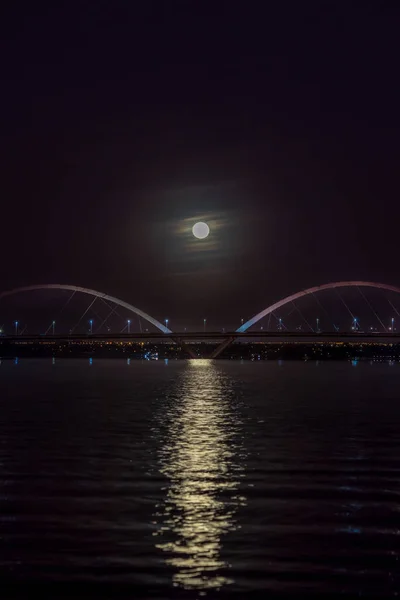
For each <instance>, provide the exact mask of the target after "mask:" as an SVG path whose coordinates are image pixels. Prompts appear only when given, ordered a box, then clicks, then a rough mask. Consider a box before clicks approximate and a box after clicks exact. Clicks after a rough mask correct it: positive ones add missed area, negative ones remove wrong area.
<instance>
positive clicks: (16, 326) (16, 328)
mask: <svg viewBox="0 0 400 600" xmlns="http://www.w3.org/2000/svg"><path fill="white" fill-rule="evenodd" d="M14 325H15V335H18V325H19V323H18V321H15V323H14Z"/></svg>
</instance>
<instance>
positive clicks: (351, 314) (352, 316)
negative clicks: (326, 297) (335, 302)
mask: <svg viewBox="0 0 400 600" xmlns="http://www.w3.org/2000/svg"><path fill="white" fill-rule="evenodd" d="M335 292H336V294H337V295H338V296H339V298H340V300H341V301H342V302H343V304H344V305H345V307H346V308H347V310H348V311H349V314H350V316H351V318H352V319H353V322H354V321H355V320H356V318H355V316H354V315H353V313H352V312H351V310H350V308H349V307H348V306H347V304H346V302H345V301H344V300H343V298H342V296H341V295H340V294H339V292H338V290H337V288H335Z"/></svg>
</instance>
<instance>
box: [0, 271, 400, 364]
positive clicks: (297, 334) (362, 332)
mask: <svg viewBox="0 0 400 600" xmlns="http://www.w3.org/2000/svg"><path fill="white" fill-rule="evenodd" d="M367 289H368V290H373V291H374V293H375V292H380V293H381V292H382V293H384V294H388V296H385V297H384V304H385V307H386V308H385V309H382V302H380V301H379V302H378V300H377V299H376V298H374V299H372V298H371V297H369V296H368V295H367V293H366V290H367ZM343 290H353V291H356V293H357V298H358V300H360V301H361V302H362V303H363V304H364V305H365V306H364V309H365V307H366V309H367V312H368V315H369V316H365V317H363V319H361V318H360V317H358V316H355V314H357V313H356V309H357V312H359V310H360V307H359V305H358V304H357V305H355V302H354V298H352V299H351V302H352V303H353V305H352V307H351V306H350V302H349V300H347V301H346V298H345V297H344V295H343V293H342V292H343ZM60 291H61V292H62V293H64V292H67V293H68V297H67V298H65V296H63V297H62V298H61V299H62V301H63V302H62V306H61V307H60V310H58V313H57V314H58V317H57V320H55V319H53V320H48V321H47V323H46V327H45V328H44V330H43V331H27V328H28V327H27V326H26V325H25V327H24V328H22V325H21V320H20V319H19V320H14V321H11V322H9V324H8V327H6V325H3V326H1V328H0V343H4V344H7V343H8V344H20V343H40V342H43V341H46V342H65V341H68V342H71V343H72V342H87V343H97V342H99V341H110V340H113V341H126V342H128V341H150V340H155V341H156V340H158V341H167V340H169V341H172V342H174V343H176V344H179V345H180V346H182V347H183V348H184V349H185V350H186V351H187V353H188V355H190V356H192V357H193V358H195V357H196V358H197V354H196V353H195V352H194V351H193V349H192V348H191V345H192V344H193V343H194V342H207V343H215V344H216V347H215V348H214V349H213V351H212V353H211V356H210V357H211V358H217V357H218V356H219V355H220V354H221V353H222V352H223V351H224V350H225V349H227V348H228V347H229V345H230V344H232V343H234V342H237V341H250V340H253V341H254V340H255V339H258V340H260V341H261V340H264V341H268V342H277V341H290V340H292V341H297V342H301V341H304V342H305V341H308V342H309V341H312V340H314V341H319V342H323V341H340V340H347V341H349V342H350V341H351V342H361V341H371V340H374V341H376V342H378V341H379V342H382V343H383V342H384V343H390V342H396V343H397V342H398V341H399V338H400V331H399V332H397V329H396V327H395V321H396V320H397V318H399V319H400V312H399V311H398V309H397V308H396V304H395V302H396V300H395V298H394V297H396V296H397V295H398V294H400V287H397V286H394V285H389V284H385V283H376V282H369V281H358V280H356V281H340V282H333V283H328V284H324V285H320V286H315V287H312V288H308V289H306V290H301V291H299V292H296V293H294V294H291V295H290V296H287V297H285V298H283V299H281V300H278V301H277V302H275V303H273V304H271V305H269V306H267V308H265V309H263V310H261V311H260V312H258V313H257V314H255V315H254V316H253V317H251V318H250V319H248V320H247V321H246V322H243V320H242V322H241V325H240V326H239V327H237V328H236V329H234V330H229V331H208V330H206V327H205V323H206V321H205V320H204V328H203V330H202V331H201V330H200V331H186V330H184V331H174V330H172V329H170V328H169V327H168V323H169V320H168V319H165V320H164V323H162V322H161V321H159V320H157V319H155V318H154V317H152V316H151V315H149V314H148V313H146V312H144V311H143V310H141V309H139V308H137V307H136V306H134V305H132V304H130V303H128V302H125V301H123V300H120V299H119V298H116V297H115V296H111V295H108V294H105V293H102V292H98V291H96V290H92V289H90V288H83V287H79V286H74V285H64V284H41V285H30V286H25V287H20V288H16V289H13V290H8V291H4V292H2V293H0V323H1V321H2V320H3V319H2V314H3V310H2V302H4V300H6V299H9V298H11V297H13V298H14V297H19V296H20V295H21V294H22V295H24V294H29V293H37V292H60ZM331 291H333V292H334V293H335V298H336V300H337V301H338V302H339V306H340V307H341V308H342V309H343V307H344V309H345V314H346V315H347V317H346V318H347V324H346V325H345V326H340V324H338V323H339V320H340V319H339V318H338V316H337V313H333V314H332V310H330V309H331V307H329V308H328V306H327V305H324V303H323V302H322V299H321V295H322V294H323V293H326V292H331ZM76 295H79V296H83V297H87V296H89V298H90V302H89V304H88V305H85V306H84V307H83V311H82V312H81V313H80V314H79V318H78V320H77V322H75V323H74V325H73V327H70V326H69V324H68V325H67V324H66V322H64V321H63V320H62V319H60V317H61V315H63V314H65V311H66V308H67V307H68V306H71V305H72V301H73V299H74V297H75V296H76ZM391 296H394V297H391ZM304 299H312V300H313V301H315V306H314V309H313V310H314V313H315V311H316V310H317V312H316V313H315V314H318V315H322V316H317V317H316V318H315V319H314V320H312V319H311V318H310V316H309V313H308V314H306V312H305V310H304V308H301V307H300V305H299V302H300V301H303V300H304ZM96 302H98V303H101V305H102V306H103V307H104V306H105V307H106V309H107V313H106V314H99V312H98V311H97V310H95V303H96ZM378 304H379V309H378ZM28 306H29V304H28ZM35 306H36V305H35ZM288 307H289V308H290V311H289V312H286V313H285V314H283V313H282V312H281V311H282V309H285V308H286V309H287V308H288ZM25 308H26V306H25ZM352 308H353V310H352ZM11 309H12V310H13V311H14V312H15V310H16V309H15V306H14V305H13V304H12V305H11ZM121 309H123V310H124V311H125V313H124V315H122V314H121V313H120V310H121ZM18 310H20V308H19V307H18ZM382 310H384V311H385V312H384V313H383V312H382ZM9 311H10V307H8V312H9ZM52 311H53V314H54V312H56V311H55V309H54V307H52ZM387 311H389V313H388V312H387ZM6 312H7V311H6ZM364 312H365V311H364ZM314 313H313V314H314ZM329 313H331V314H329ZM126 314H127V315H128V318H126ZM282 314H283V316H280V315H282ZM93 315H95V318H94V317H93ZM129 315H132V317H133V316H134V317H137V318H138V319H139V325H140V331H131V325H132V318H131V317H130V316H129ZM293 315H295V316H296V317H297V318H300V319H301V324H300V326H297V327H294V326H293V325H290V319H291V318H292V320H293ZM271 316H272V317H273V318H274V324H273V325H272V326H271ZM87 317H90V318H89V319H87ZM117 317H118V318H119V320H120V325H121V320H122V325H123V327H122V329H121V328H120V325H114V326H113V327H112V328H111V327H110V322H111V318H117ZM266 317H268V325H267V327H265V328H264V327H260V328H258V329H256V328H255V326H256V324H258V323H259V322H264V321H263V320H264V319H266ZM367 319H368V323H372V322H373V325H368V327H366V326H365V323H366V322H367ZM142 320H143V322H145V323H147V324H148V325H150V326H152V327H153V329H154V330H149V329H148V328H145V330H143V327H142ZM322 320H324V321H325V326H323V324H322ZM362 320H363V323H364V325H363V324H362V322H361V321H362ZM329 321H330V323H331V325H330V326H327V324H328V322H329ZM335 321H336V324H335ZM94 322H96V328H95V329H94V328H93V324H94ZM60 323H61V324H62V328H61V327H60ZM88 323H89V329H88V327H87V324H88ZM56 324H57V332H56ZM303 327H304V329H303ZM61 329H62V330H61ZM82 329H84V331H82ZM111 329H112V330H111Z"/></svg>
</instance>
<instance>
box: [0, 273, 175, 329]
mask: <svg viewBox="0 0 400 600" xmlns="http://www.w3.org/2000/svg"><path fill="white" fill-rule="evenodd" d="M34 290H70V291H71V292H82V293H83V294H89V296H96V297H97V298H102V299H103V300H108V301H109V302H114V304H118V306H122V307H123V308H126V309H127V310H130V311H131V312H133V313H135V314H136V315H138V316H139V317H142V318H143V319H145V320H146V321H148V322H149V323H151V324H152V325H154V326H155V327H157V328H158V329H159V330H160V331H162V332H163V333H172V331H171V330H170V329H168V327H165V325H163V324H162V323H160V322H159V321H157V319H153V317H151V316H150V315H148V314H147V313H145V312H143V311H142V310H140V309H139V308H136V306H133V305H132V304H129V303H128V302H124V301H123V300H120V299H119V298H115V297H114V296H109V295H108V294H104V293H103V292H97V291H96V290H91V289H89V288H83V287H79V286H77V285H64V284H61V283H47V284H41V285H28V286H25V287H19V288H15V289H13V290H8V291H6V292H1V293H0V300H1V299H2V298H4V297H6V296H13V295H14V294H19V293H20V292H31V291H34Z"/></svg>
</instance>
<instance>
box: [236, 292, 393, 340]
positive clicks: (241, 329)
mask: <svg viewBox="0 0 400 600" xmlns="http://www.w3.org/2000/svg"><path fill="white" fill-rule="evenodd" d="M341 287H372V288H376V289H381V290H389V291H390V292H397V293H398V294H400V287H396V286H395V285H388V284H386V283H375V282H373V281H337V282H335V283H326V284H324V285H317V286H315V287H312V288H308V289H307V290H302V291H301V292H297V293H296V294H292V295H291V296H286V298H283V299H282V300H279V302H275V304H271V306H268V307H267V308H265V309H264V310H262V311H261V312H259V313H257V314H256V315H254V317H252V318H251V319H249V320H248V321H246V323H243V325H241V326H240V327H239V328H238V329H236V332H237V333H244V332H245V331H247V329H249V327H251V326H252V325H254V324H255V323H257V321H259V320H260V319H263V318H264V317H266V316H267V315H270V314H271V313H273V312H274V311H275V310H278V308H281V307H282V306H285V304H288V303H289V302H294V301H295V300H298V299H299V298H302V297H303V296H308V294H314V293H315V292H321V291H322V290H331V289H334V288H341Z"/></svg>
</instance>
